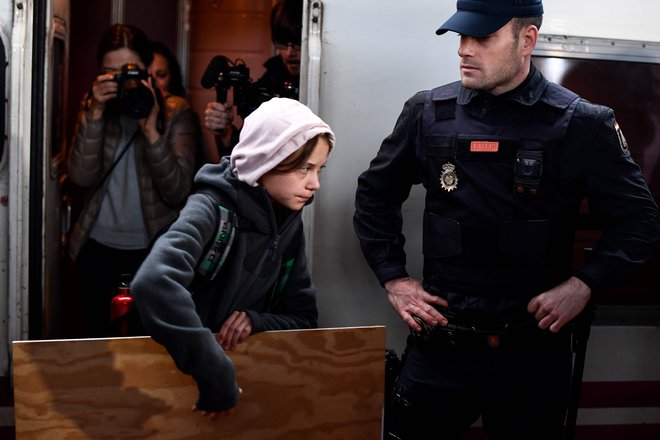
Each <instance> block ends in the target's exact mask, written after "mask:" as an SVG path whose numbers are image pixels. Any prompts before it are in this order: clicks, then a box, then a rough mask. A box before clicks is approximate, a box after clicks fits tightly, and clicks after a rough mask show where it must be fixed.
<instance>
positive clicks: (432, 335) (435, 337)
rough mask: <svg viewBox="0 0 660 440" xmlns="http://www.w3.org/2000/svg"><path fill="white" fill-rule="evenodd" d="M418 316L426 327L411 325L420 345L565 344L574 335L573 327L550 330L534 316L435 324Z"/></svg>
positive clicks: (455, 346)
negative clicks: (497, 321)
mask: <svg viewBox="0 0 660 440" xmlns="http://www.w3.org/2000/svg"><path fill="white" fill-rule="evenodd" d="M414 318H415V320H416V321H417V322H418V323H419V324H420V325H421V327H422V331H421V332H417V331H414V330H412V329H411V330H410V338H411V340H412V341H413V342H414V343H415V344H416V345H419V346H420V347H429V348H437V347H449V348H456V349H462V348H466V349H502V348H506V347H520V346H528V345H537V344H541V345H548V344H553V345H554V344H562V343H566V342H567V341H568V340H569V339H568V338H570V331H565V330H562V331H560V332H559V333H552V332H550V331H549V330H542V329H540V328H538V323H537V322H536V321H535V320H533V319H529V320H525V321H520V322H507V323H501V324H484V325H480V324H479V323H476V322H461V321H456V320H452V319H449V323H448V324H447V325H446V326H444V327H443V326H440V325H437V326H435V327H432V326H430V325H428V324H426V323H425V322H423V321H422V320H421V319H419V318H417V317H414Z"/></svg>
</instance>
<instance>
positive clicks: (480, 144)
mask: <svg viewBox="0 0 660 440" xmlns="http://www.w3.org/2000/svg"><path fill="white" fill-rule="evenodd" d="M499 149H500V143H499V142H493V141H472V142H470V151H471V152H473V153H497V151H498V150H499Z"/></svg>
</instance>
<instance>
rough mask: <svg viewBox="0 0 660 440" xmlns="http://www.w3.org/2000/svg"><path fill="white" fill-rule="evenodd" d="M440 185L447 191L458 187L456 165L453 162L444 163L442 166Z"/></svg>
mask: <svg viewBox="0 0 660 440" xmlns="http://www.w3.org/2000/svg"><path fill="white" fill-rule="evenodd" d="M440 186H442V189H444V190H445V191H447V192H452V191H453V190H455V189H456V188H457V187H458V175H456V167H455V166H454V164H451V163H446V164H444V165H443V166H442V174H441V175H440Z"/></svg>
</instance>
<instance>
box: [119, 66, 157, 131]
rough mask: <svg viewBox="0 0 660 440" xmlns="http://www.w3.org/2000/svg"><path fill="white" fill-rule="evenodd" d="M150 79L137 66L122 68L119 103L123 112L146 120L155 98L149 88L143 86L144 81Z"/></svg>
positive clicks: (144, 71) (145, 72)
mask: <svg viewBox="0 0 660 440" xmlns="http://www.w3.org/2000/svg"><path fill="white" fill-rule="evenodd" d="M147 78H149V74H148V73H147V71H146V70H142V69H140V68H139V66H138V65H136V64H125V65H124V66H122V72H121V75H120V76H119V78H118V82H119V102H120V106H121V109H122V111H123V112H124V113H125V114H126V115H127V116H129V117H131V118H134V119H142V118H146V117H147V116H148V115H149V113H150V112H151V108H152V107H153V106H154V97H153V94H152V93H151V90H149V89H148V88H147V87H145V86H144V85H143V84H142V80H143V79H147Z"/></svg>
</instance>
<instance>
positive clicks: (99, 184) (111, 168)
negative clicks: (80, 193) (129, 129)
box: [90, 127, 140, 199]
mask: <svg viewBox="0 0 660 440" xmlns="http://www.w3.org/2000/svg"><path fill="white" fill-rule="evenodd" d="M139 130H140V127H138V128H136V129H135V132H134V133H133V136H131V138H130V139H129V140H128V142H126V145H124V148H123V149H122V150H121V153H119V156H117V158H116V159H115V161H114V162H113V163H112V165H110V168H108V171H106V172H105V174H104V175H103V177H102V178H101V180H100V181H99V183H97V184H96V186H95V187H94V191H92V196H93V195H94V194H96V191H98V190H99V188H100V187H101V185H103V182H105V181H106V180H107V178H108V177H109V176H110V174H112V171H113V170H114V169H115V167H116V166H117V164H118V163H119V161H120V160H121V159H122V157H124V154H126V152H127V151H128V148H129V147H130V146H131V144H133V141H134V140H135V137H136V136H137V134H138V131H139ZM91 198H92V197H91V196H90V199H91Z"/></svg>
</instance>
